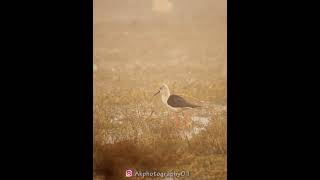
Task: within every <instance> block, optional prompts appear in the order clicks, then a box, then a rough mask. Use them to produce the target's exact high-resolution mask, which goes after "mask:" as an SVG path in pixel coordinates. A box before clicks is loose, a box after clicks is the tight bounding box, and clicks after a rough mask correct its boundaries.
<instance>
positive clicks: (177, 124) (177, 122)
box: [175, 113, 180, 128]
mask: <svg viewBox="0 0 320 180" xmlns="http://www.w3.org/2000/svg"><path fill="white" fill-rule="evenodd" d="M175 116H176V128H179V127H180V123H179V117H178V114H177V113H175Z"/></svg>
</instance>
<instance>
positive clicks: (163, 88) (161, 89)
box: [153, 84, 170, 96]
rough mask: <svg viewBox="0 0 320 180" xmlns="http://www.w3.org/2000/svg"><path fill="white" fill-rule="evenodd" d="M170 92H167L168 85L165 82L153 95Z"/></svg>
mask: <svg viewBox="0 0 320 180" xmlns="http://www.w3.org/2000/svg"><path fill="white" fill-rule="evenodd" d="M159 93H161V94H170V92H169V87H168V86H167V85H166V84H162V85H161V86H160V88H159V90H158V92H157V93H155V94H154V95H153V96H155V95H157V94H159Z"/></svg>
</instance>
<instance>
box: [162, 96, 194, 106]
mask: <svg viewBox="0 0 320 180" xmlns="http://www.w3.org/2000/svg"><path fill="white" fill-rule="evenodd" d="M167 103H168V105H170V106H172V107H191V108H195V107H200V106H197V105H194V104H191V103H189V102H187V101H186V100H185V99H183V98H182V97H180V96H177V95H171V96H169V98H168V101H167Z"/></svg>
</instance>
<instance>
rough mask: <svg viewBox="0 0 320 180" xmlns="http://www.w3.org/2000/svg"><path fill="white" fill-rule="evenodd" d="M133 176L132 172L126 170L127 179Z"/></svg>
mask: <svg viewBox="0 0 320 180" xmlns="http://www.w3.org/2000/svg"><path fill="white" fill-rule="evenodd" d="M131 176H132V170H130V169H128V170H126V177H131Z"/></svg>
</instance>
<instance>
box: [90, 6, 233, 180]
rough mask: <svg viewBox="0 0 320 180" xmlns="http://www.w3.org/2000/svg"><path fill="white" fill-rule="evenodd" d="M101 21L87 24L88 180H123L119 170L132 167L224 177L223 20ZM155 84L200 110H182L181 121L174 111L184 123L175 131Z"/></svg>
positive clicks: (197, 176)
mask: <svg viewBox="0 0 320 180" xmlns="http://www.w3.org/2000/svg"><path fill="white" fill-rule="evenodd" d="M173 8H174V6H173ZM100 19H101V18H100ZM100 19H99V22H95V23H94V26H93V28H94V57H93V61H94V65H93V69H94V74H93V78H94V84H93V88H94V107H93V111H94V115H93V116H94V120H93V127H94V144H93V159H94V162H93V164H94V167H93V168H94V177H93V178H94V179H96V180H98V179H100V178H102V179H127V178H126V177H125V170H126V169H132V170H134V171H157V172H168V171H189V172H190V176H185V177H180V178H179V179H199V180H202V179H213V180H225V179H226V172H227V170H226V167H227V164H226V160H227V156H226V151H227V104H226V103H227V89H226V88H227V86H226V82H227V76H226V75H227V73H226V72H227V69H226V67H227V66H226V63H227V39H226V37H227V32H226V23H225V22H224V20H220V21H218V22H217V23H212V24H210V23H203V24H190V23H189V24H188V23H180V24H179V23H160V22H159V21H157V22H149V23H144V22H139V21H134V22H133V23H118V22H107V21H106V22H103V21H101V20H100ZM216 19H219V18H216ZM162 83H166V84H167V85H168V86H169V88H170V90H171V93H174V94H177V95H181V96H182V97H184V98H185V99H187V100H188V101H190V102H192V103H194V104H198V105H201V106H203V108H199V109H193V110H189V113H190V114H191V119H190V120H188V121H187V120H186V121H183V120H185V118H184V116H182V114H179V119H180V120H181V121H182V122H185V123H186V125H185V126H182V127H180V128H177V127H176V124H175V121H174V119H173V117H172V114H171V115H170V114H169V112H168V109H167V108H166V107H165V106H164V105H163V104H162V102H161V100H160V96H154V97H153V94H154V93H155V92H157V90H158V89H159V87H160V85H161V84H162ZM157 178H158V179H164V178H160V177H157ZM157 178H155V177H153V178H151V177H145V178H144V179H157ZM131 179H142V178H141V177H131ZM166 179H175V178H174V177H172V178H166Z"/></svg>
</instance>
